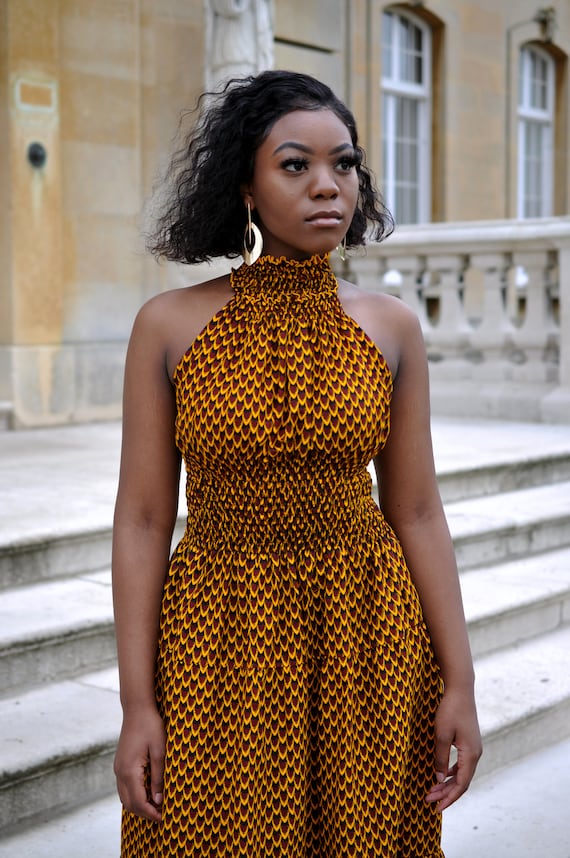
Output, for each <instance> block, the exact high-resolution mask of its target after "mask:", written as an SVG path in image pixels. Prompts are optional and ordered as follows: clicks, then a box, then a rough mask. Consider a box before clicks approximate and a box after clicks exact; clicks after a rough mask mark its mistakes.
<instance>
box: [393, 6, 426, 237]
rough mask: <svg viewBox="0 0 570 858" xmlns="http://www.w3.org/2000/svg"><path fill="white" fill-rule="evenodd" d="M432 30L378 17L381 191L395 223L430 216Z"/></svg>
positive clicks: (412, 21)
mask: <svg viewBox="0 0 570 858" xmlns="http://www.w3.org/2000/svg"><path fill="white" fill-rule="evenodd" d="M430 123H431V32H430V30H429V27H427V26H426V25H425V24H424V23H423V21H420V20H419V19H417V18H413V17H412V16H409V15H404V14H402V13H400V12H395V11H394V12H384V13H383V15H382V147H383V149H382V163H383V169H384V176H383V190H384V194H385V197H386V202H387V204H388V208H389V209H390V210H391V211H392V213H393V215H394V218H395V220H396V222H397V223H420V222H422V221H428V220H429V219H430V209H431V188H430V172H431V138H430Z"/></svg>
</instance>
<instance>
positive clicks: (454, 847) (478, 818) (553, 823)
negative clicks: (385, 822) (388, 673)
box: [0, 739, 570, 858]
mask: <svg viewBox="0 0 570 858" xmlns="http://www.w3.org/2000/svg"><path fill="white" fill-rule="evenodd" d="M568 795H570V740H569V739H566V740H565V741H564V742H560V743H557V744H555V745H550V746H549V747H547V748H544V749H542V750H539V751H538V752H534V753H532V754H531V755H530V756H528V757H525V758H524V759H523V760H518V761H517V762H516V763H514V764H513V765H512V766H508V767H505V768H502V769H499V770H497V771H496V772H492V773H491V774H489V775H487V776H483V777H480V776H478V775H477V776H476V777H475V780H474V782H473V784H472V785H471V788H470V790H469V792H468V793H467V795H465V796H464V797H463V798H462V799H461V800H460V801H458V802H457V803H456V804H455V805H453V807H451V808H449V809H448V810H446V811H445V813H444V815H443V849H444V852H445V854H446V855H447V856H448V858H458V856H460V858H482V856H483V858H537V856H541V855H547V856H548V858H568V856H569V854H570V853H569V851H568V834H567V831H566V829H565V826H564V825H562V824H561V820H562V819H564V818H565V815H566V814H567V812H568ZM529 808H532V812H531V813H529ZM120 825H121V806H120V803H119V800H118V798H117V797H116V796H115V795H109V796H107V797H105V798H103V799H98V800H97V801H93V802H90V803H89V804H87V805H85V806H83V807H79V808H77V809H76V810H73V811H71V812H70V813H67V814H63V815H60V816H56V817H55V818H53V817H50V818H49V819H47V820H46V821H44V822H40V823H39V824H36V823H35V822H34V825H33V826H32V827H26V830H25V831H22V832H20V833H19V834H16V835H13V836H11V837H7V838H2V839H0V858H15V856H17V858H117V856H118V855H119V849H120Z"/></svg>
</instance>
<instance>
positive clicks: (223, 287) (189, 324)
mask: <svg viewBox="0 0 570 858" xmlns="http://www.w3.org/2000/svg"><path fill="white" fill-rule="evenodd" d="M232 294H233V293H232V290H231V287H230V278H229V275H224V276H222V277H217V278H215V279H213V280H205V281H203V282H201V283H196V284H193V285H191V286H184V287H182V288H180V289H171V290H168V291H167V292H161V293H160V294H159V295H155V296H153V297H152V298H150V299H149V300H148V301H146V303H145V304H143V306H142V307H141V308H140V310H139V312H138V314H137V317H136V319H135V323H134V327H133V337H136V338H137V339H142V340H144V341H146V343H147V344H148V346H149V347H152V349H153V350H156V351H158V352H160V353H161V354H162V355H163V359H164V360H165V363H166V366H167V368H168V371H169V374H171V373H172V372H173V371H174V369H175V367H176V365H177V364H178V362H179V360H180V358H181V357H182V355H183V354H184V353H185V352H186V351H187V349H188V348H189V347H190V346H191V344H192V342H193V341H194V340H195V339H196V337H197V336H198V335H199V334H200V332H201V331H202V330H203V329H204V328H205V327H206V325H207V324H208V322H209V321H210V320H211V319H212V317H213V316H215V315H216V313H217V312H218V311H219V310H220V309H221V308H222V307H223V306H224V305H225V304H227V302H228V301H229V300H230V298H231V297H232Z"/></svg>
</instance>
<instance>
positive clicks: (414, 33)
mask: <svg viewBox="0 0 570 858" xmlns="http://www.w3.org/2000/svg"><path fill="white" fill-rule="evenodd" d="M398 25H399V40H398V41H399V44H398V53H399V60H400V74H399V79H400V80H401V81H405V82H406V83H417V84H421V83H423V33H422V31H421V29H420V28H419V27H416V26H415V24H412V22H411V21H408V20H407V19H406V18H398Z"/></svg>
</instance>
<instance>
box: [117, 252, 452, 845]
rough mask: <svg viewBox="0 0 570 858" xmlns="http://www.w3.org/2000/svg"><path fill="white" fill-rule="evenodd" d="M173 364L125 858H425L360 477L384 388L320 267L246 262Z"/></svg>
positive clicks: (424, 735)
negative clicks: (227, 296) (176, 466)
mask: <svg viewBox="0 0 570 858" xmlns="http://www.w3.org/2000/svg"><path fill="white" fill-rule="evenodd" d="M231 282H232V288H233V297H232V298H231V300H230V301H229V302H228V304H226V305H225V307H223V308H222V309H221V310H220V311H219V312H218V313H217V314H216V315H215V316H214V317H213V319H212V320H211V321H210V322H209V323H208V325H207V326H206V327H205V328H204V330H203V331H202V332H201V333H200V335H199V336H198V337H197V339H196V340H195V341H194V342H193V343H192V345H191V346H190V348H189V349H188V351H187V352H186V354H185V355H184V356H183V357H182V359H181V360H180V362H179V364H178V366H177V368H176V370H175V373H174V383H175V388H176V400H177V420H176V442H177V445H178V447H179V449H180V451H181V453H182V455H183V457H184V460H185V464H186V471H187V484H186V493H187V501H188V520H187V526H186V531H185V533H184V536H183V538H182V540H181V541H180V543H179V545H178V546H177V548H176V550H175V552H174V554H173V556H172V558H171V562H170V566H169V571H168V576H167V580H166V583H165V588H164V595H163V603H162V611H161V623H160V641H159V655H158V663H157V671H156V691H157V698H158V701H159V707H160V711H161V713H162V715H163V717H164V721H165V725H166V732H167V752H166V767H165V778H164V799H163V806H162V816H163V819H162V822H161V823H160V824H158V825H157V824H154V823H151V822H149V821H147V820H144V819H141V818H138V817H136V816H134V815H133V814H130V813H128V812H123V825H122V851H121V855H122V858H183V856H184V858H187V857H188V858H190V856H191V858H206V856H207V858H214V856H216V858H230V856H231V858H242V856H243V858H246V856H247V858H349V856H354V858H356V856H358V858H372V856H374V858H420V856H422V858H443V853H442V851H441V848H440V845H439V843H440V833H441V832H440V825H441V817H440V815H439V814H438V813H437V812H436V810H435V808H434V807H433V806H432V805H427V804H426V803H425V801H424V796H425V794H426V792H427V790H428V789H429V787H430V786H431V784H432V783H433V782H434V737H433V721H434V717H435V712H436V710H437V706H438V703H439V699H440V693H441V682H440V678H439V671H438V669H437V666H436V664H435V661H434V657H433V653H432V649H431V645H430V642H429V639H428V636H427V632H426V628H425V624H424V621H423V618H422V614H421V608H420V605H419V600H418V596H417V593H416V591H415V588H414V586H413V584H412V582H411V578H410V575H409V572H408V569H407V567H406V563H405V559H404V557H403V554H402V550H401V547H400V545H399V543H398V540H397V539H396V537H395V535H394V533H393V531H392V529H391V528H390V526H389V525H388V523H387V522H386V521H385V520H384V518H383V516H382V513H381V511H380V510H379V509H378V507H377V505H376V504H375V503H374V501H373V499H372V497H371V480H370V476H369V474H368V470H367V466H368V463H369V462H370V460H371V459H372V457H373V456H375V455H376V454H377V453H378V452H379V451H380V450H381V448H382V447H383V445H384V444H385V442H386V438H387V436H388V432H389V415H390V399H391V393H392V378H391V375H390V371H389V368H388V366H387V364H386V361H385V360H384V358H383V356H382V354H381V353H380V351H379V350H378V348H377V347H376V345H375V344H374V343H372V341H371V340H370V339H369V338H368V337H367V335H366V334H365V333H364V331H362V330H361V329H360V328H359V327H358V325H357V324H356V322H354V320H352V319H351V318H350V317H349V316H347V314H346V313H345V312H344V310H343V308H342V306H341V304H340V302H339V300H338V297H337V283H336V279H335V277H334V275H333V273H332V271H331V269H330V266H329V262H328V258H327V257H320V256H316V257H312V258H311V259H310V260H307V261H304V262H297V261H295V260H286V259H284V258H282V259H274V258H272V257H262V258H261V259H260V260H258V262H256V263H255V264H254V265H253V266H250V267H247V266H245V265H243V266H241V267H240V268H239V269H237V270H235V271H233V272H232V278H231Z"/></svg>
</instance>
